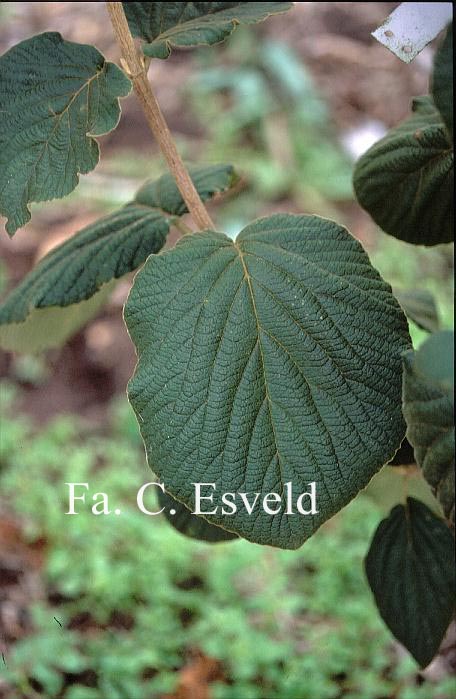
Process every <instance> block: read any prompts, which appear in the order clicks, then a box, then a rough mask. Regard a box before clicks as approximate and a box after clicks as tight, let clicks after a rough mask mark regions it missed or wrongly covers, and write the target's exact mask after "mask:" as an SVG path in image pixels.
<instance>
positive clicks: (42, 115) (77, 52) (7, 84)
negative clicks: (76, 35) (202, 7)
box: [0, 32, 131, 235]
mask: <svg viewBox="0 0 456 699" xmlns="http://www.w3.org/2000/svg"><path fill="white" fill-rule="evenodd" d="M130 89H131V83H130V80H129V79H128V78H127V77H126V75H125V74H124V73H123V71H121V70H120V68H118V67H117V66H116V65H115V64H114V63H108V62H107V61H106V60H105V58H104V56H102V54H101V53H100V52H99V51H97V49H96V48H94V47H93V46H87V45H84V44H75V43H73V42H70V41H65V40H64V39H62V37H61V36H60V34H58V33H56V32H46V33H44V34H39V35H38V36H34V37H32V38H31V39H27V40H26V41H22V42H21V43H20V44H17V45H16V46H13V48H11V49H10V50H9V51H7V53H5V54H4V55H3V56H1V57H0V119H1V123H0V213H1V214H2V215H4V216H6V217H8V219H9V220H8V223H7V224H6V230H7V232H8V233H9V234H10V235H13V234H14V233H15V231H16V230H17V229H18V228H20V227H21V226H23V225H25V224H26V223H27V221H29V220H30V211H29V209H28V206H27V204H29V203H30V202H34V201H47V200H49V199H55V198H61V197H63V196H65V195H66V194H69V193H70V192H71V191H73V189H74V188H75V187H76V185H77V184H78V181H79V174H86V173H88V172H90V171H91V170H93V169H94V167H95V166H96V165H97V163H98V158H99V152H98V144H97V142H96V140H95V138H94V137H95V136H101V135H103V134H105V133H108V132H109V131H112V129H114V128H115V127H116V125H117V122H118V121H119V117H120V106H119V97H125V96H126V95H127V94H128V93H129V92H130Z"/></svg>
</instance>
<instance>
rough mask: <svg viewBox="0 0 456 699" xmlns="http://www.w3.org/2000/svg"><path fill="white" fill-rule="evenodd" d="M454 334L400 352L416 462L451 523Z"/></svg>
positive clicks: (411, 441) (408, 429)
mask: <svg viewBox="0 0 456 699" xmlns="http://www.w3.org/2000/svg"><path fill="white" fill-rule="evenodd" d="M453 347H454V335H453V333H452V332H449V331H444V332H440V333H436V334H435V335H431V337H430V338H429V339H428V340H427V341H426V342H425V343H424V344H423V345H422V346H421V347H420V349H419V350H418V351H417V352H413V351H410V352H407V353H406V354H405V355H404V379H403V381H404V385H403V402H404V407H403V410H404V417H405V420H406V423H407V437H408V439H409V441H410V443H411V444H412V445H413V447H414V452H415V458H416V462H417V463H418V465H419V466H421V468H422V469H423V475H424V477H425V478H426V480H427V481H428V483H429V485H430V486H431V487H432V488H433V490H434V493H435V494H436V496H437V498H438V500H439V501H440V504H441V505H442V508H443V511H444V513H445V516H446V517H447V518H448V519H449V520H450V522H452V523H453V524H454V507H455V498H454V471H455V459H454V452H455V448H454V438H455V437H454V392H453V391H454V364H453Z"/></svg>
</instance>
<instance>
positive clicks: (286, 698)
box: [0, 383, 456, 699]
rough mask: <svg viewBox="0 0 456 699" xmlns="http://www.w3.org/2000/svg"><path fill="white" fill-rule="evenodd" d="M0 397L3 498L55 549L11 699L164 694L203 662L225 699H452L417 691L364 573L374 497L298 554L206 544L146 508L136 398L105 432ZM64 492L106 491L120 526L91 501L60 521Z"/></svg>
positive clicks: (9, 390)
mask: <svg viewBox="0 0 456 699" xmlns="http://www.w3.org/2000/svg"><path fill="white" fill-rule="evenodd" d="M1 396H2V401H1V409H2V416H3V417H2V439H1V467H0V493H1V498H2V502H3V503H4V504H6V503H8V508H10V509H11V510H12V512H14V513H15V514H17V515H19V516H20V518H21V521H23V522H24V526H25V536H26V538H27V539H28V540H29V541H36V540H37V539H40V538H43V539H44V540H45V542H46V558H45V563H44V569H43V570H42V573H41V574H42V577H43V580H44V583H45V587H46V590H47V594H48V597H47V599H46V600H43V601H40V602H35V603H34V604H33V605H32V606H31V608H30V613H31V615H32V619H33V629H34V630H33V633H32V634H31V635H29V636H27V637H25V638H24V639H22V640H20V641H18V642H17V643H16V644H14V646H12V647H11V648H10V649H9V652H8V653H7V657H6V662H7V669H6V671H5V669H3V674H4V676H5V678H6V680H7V682H8V683H9V694H8V696H9V697H10V699H24V698H25V697H26V698H27V699H31V698H33V697H35V696H45V697H47V699H57V698H60V697H64V699H105V698H106V697H109V698H110V699H125V698H126V697H128V699H140V698H142V697H145V696H148V697H159V696H161V695H162V694H163V693H164V692H169V691H172V689H173V688H174V687H175V685H176V682H178V678H179V675H178V670H179V669H180V668H181V667H182V666H184V665H185V663H186V661H187V660H188V658H189V657H190V656H191V654H192V652H195V651H196V649H198V650H199V651H202V652H203V653H205V654H208V655H209V656H213V657H215V658H217V659H218V660H219V661H220V662H221V663H222V665H223V671H224V676H225V678H226V681H225V682H222V681H219V682H216V683H214V684H213V685H212V688H211V691H213V696H214V697H215V698H216V699H241V697H242V699H249V698H251V699H264V698H265V697H267V698H268V699H275V698H277V699H316V698H318V699H331V698H336V697H342V696H343V697H344V699H347V698H348V699H360V698H361V697H362V699H383V698H384V697H392V696H394V697H395V698H396V699H447V698H448V697H449V696H451V694H452V692H453V691H454V690H455V689H456V684H455V681H454V680H453V679H446V680H442V681H440V682H438V683H435V684H434V683H431V682H425V683H424V684H422V685H421V686H419V684H418V682H417V676H416V667H415V664H414V663H413V661H412V660H411V659H410V658H409V657H408V656H407V655H406V654H405V653H402V652H400V651H398V649H397V646H396V645H395V644H394V643H393V641H392V639H391V636H390V634H389V633H388V631H387V630H386V628H385V627H384V626H383V624H382V622H381V621H380V619H379V617H378V614H377V611H376V609H375V606H374V602H373V600H372V597H371V594H370V592H369V590H368V587H367V583H366V581H365V579H364V576H363V573H362V565H361V563H362V558H363V556H364V553H365V550H366V542H367V541H368V540H369V537H370V535H371V534H372V532H373V530H374V528H375V526H376V524H377V522H378V519H379V517H380V511H379V510H378V509H377V507H376V506H375V505H374V504H373V503H372V501H371V500H369V499H368V498H366V497H365V496H360V497H358V498H357V499H356V500H355V501H354V502H353V503H352V505H351V506H350V507H348V508H346V509H345V510H343V511H342V512H341V513H340V514H339V515H338V516H337V517H335V518H333V519H332V520H331V521H330V522H328V523H327V525H326V526H324V527H322V529H321V530H320V531H319V532H318V533H317V534H316V535H315V536H314V537H313V538H312V539H310V540H309V541H308V542H307V543H306V544H305V545H304V547H303V548H301V549H300V550H298V551H281V550H276V549H272V548H268V547H261V546H256V545H253V544H249V543H248V542H246V541H237V542H233V543H227V544H219V545H215V546H210V545H205V544H201V543H199V542H195V541H192V540H189V539H186V538H185V537H183V536H182V535H180V534H178V533H177V532H176V531H175V530H174V529H173V528H171V527H170V526H169V525H168V524H167V522H166V520H165V519H164V518H162V517H155V518H148V517H147V516H146V515H144V514H142V513H141V512H140V511H139V510H138V509H137V507H136V502H135V498H136V492H137V490H138V488H139V487H140V486H141V485H142V484H143V483H144V482H147V481H148V480H151V477H150V475H151V474H150V472H149V471H148V470H147V467H146V465H145V460H144V456H143V449H142V446H141V444H140V439H139V436H138V431H137V428H136V423H135V419H134V416H133V414H132V412H131V410H130V408H129V406H128V404H127V403H126V401H125V400H122V401H120V402H117V403H115V404H114V405H113V407H112V410H111V419H110V423H109V425H108V426H106V427H105V428H104V429H101V428H100V429H95V428H92V427H90V426H88V425H85V424H83V423H82V422H81V421H79V420H78V419H76V418H75V417H73V416H67V417H59V418H57V419H55V420H53V421H52V422H50V423H49V424H48V425H47V426H46V427H45V428H41V429H37V428H34V427H33V426H32V424H31V423H30V422H29V421H28V420H27V419H26V418H25V417H23V416H20V415H16V413H15V409H14V401H15V389H14V388H13V387H12V385H11V384H8V383H5V384H4V385H3V387H2V391H1ZM68 481H71V482H89V484H90V494H93V493H94V492H100V491H104V492H107V493H108V494H109V497H110V507H111V508H112V509H114V508H115V507H117V506H118V507H120V508H121V510H122V514H121V515H120V516H115V515H114V514H112V515H109V516H104V515H100V516H95V515H92V514H91V513H90V510H89V507H90V502H88V504H87V505H83V504H79V507H78V509H79V511H80V514H78V515H73V516H70V515H66V514H64V513H65V511H66V509H67V504H68V489H67V486H66V485H65V483H66V482H68ZM87 500H88V501H90V496H89V497H88V498H87ZM54 617H55V619H57V620H58V621H59V622H60V623H61V624H62V627H61V626H60V625H59V623H57V622H56V620H55V619H54ZM64 686H66V689H65V691H64V692H63V687H64Z"/></svg>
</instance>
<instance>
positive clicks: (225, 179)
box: [0, 165, 236, 352]
mask: <svg viewBox="0 0 456 699" xmlns="http://www.w3.org/2000/svg"><path fill="white" fill-rule="evenodd" d="M190 175H191V177H192V179H193V182H194V183H195V186H196V188H197V189H198V191H199V193H200V196H201V198H202V199H203V200H208V199H210V197H211V196H213V195H214V194H215V193H216V192H221V191H224V190H226V189H228V188H229V187H230V186H231V184H232V183H233V182H234V181H235V179H236V175H235V174H234V170H233V168H232V166H231V165H210V166H206V167H196V168H190ZM185 212H186V208H185V204H184V201H183V199H182V197H181V195H180V193H179V191H178V189H177V187H176V185H175V184H174V181H173V179H172V177H171V175H168V174H166V175H163V176H162V177H160V178H159V179H158V180H156V181H154V182H150V183H146V184H145V185H144V186H143V187H141V189H140V190H139V191H138V193H137V195H136V197H135V199H134V201H133V202H131V203H129V204H127V205H126V206H124V207H123V208H122V209H120V210H119V211H116V212H115V213H113V214H110V215H108V216H105V217H104V218H102V219H99V220H98V221H95V223H92V224H91V225H89V226H87V227H86V228H83V229H82V230H81V231H79V232H78V233H76V234H75V235H74V236H73V237H71V238H70V239H69V240H67V241H66V242H65V243H63V244H62V245H60V246H58V247H56V248H55V249H53V250H51V252H50V253H48V255H46V256H45V257H44V258H43V259H42V260H41V261H40V262H39V263H38V264H37V266H36V267H35V268H34V269H33V270H32V271H31V272H30V273H29V274H28V275H27V276H26V277H25V278H24V279H23V281H22V282H21V284H19V286H17V287H16V288H15V289H14V290H13V291H12V292H11V294H10V295H9V296H8V298H7V299H6V301H4V303H3V304H1V305H0V345H1V346H3V347H4V348H5V349H9V350H14V351H19V352H21V351H39V350H43V349H46V348H48V347H54V346H58V345H60V344H61V342H62V340H66V339H67V337H68V332H67V331H66V330H65V332H63V330H64V329H65V328H67V329H72V330H73V331H75V330H77V329H78V327H77V325H75V324H76V321H77V318H81V319H82V320H83V321H84V322H86V320H88V317H87V318H86V315H85V311H84V309H86V310H87V311H89V310H90V309H91V308H92V306H91V305H88V306H82V307H81V308H79V310H77V311H74V312H73V313H72V314H70V315H69V316H68V318H69V319H68V322H67V321H65V322H63V325H61V323H62V318H63V315H64V314H63V313H62V312H61V311H60V310H58V309H57V308H54V311H53V312H52V313H51V312H48V313H46V314H44V313H43V310H42V309H49V308H50V307H58V306H61V307H64V306H69V305H72V304H80V302H81V301H85V300H86V299H89V298H90V297H91V296H93V294H95V293H96V292H97V291H98V290H99V289H100V288H101V287H102V286H103V285H104V284H106V283H107V282H109V281H110V280H111V279H118V278H119V277H122V276H123V275H124V274H127V273H128V272H131V271H133V270H135V269H137V268H138V267H139V266H140V265H141V264H142V263H143V262H144V260H145V259H146V258H147V257H148V256H149V255H150V254H152V253H157V252H158V251H159V250H160V249H161V248H162V247H163V245H164V244H165V241H166V236H167V235H168V233H169V228H170V225H171V224H172V222H173V220H174V219H175V218H176V216H177V215H180V214H182V213H185ZM174 214H175V215H174ZM100 298H101V297H100ZM103 298H104V297H103ZM99 307H100V306H99V305H97V304H94V305H93V308H94V309H96V310H97V311H98V309H99ZM38 310H40V312H39V313H37V311H38ZM70 317H71V318H73V321H71V319H70ZM22 326H23V327H22ZM61 330H62V332H61ZM62 333H63V334H62ZM27 342H28V343H30V345H31V346H30V347H28V346H27V344H24V343H27ZM32 346H33V347H34V349H31V347H32Z"/></svg>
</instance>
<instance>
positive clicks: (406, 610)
mask: <svg viewBox="0 0 456 699" xmlns="http://www.w3.org/2000/svg"><path fill="white" fill-rule="evenodd" d="M365 566H366V574H367V579H368V581H369V585H370V586H371V589H372V592H373V593H374V597H375V601H376V603H377V607H378V609H379V611H380V614H381V616H382V618H383V620H384V622H385V623H386V625H387V626H388V628H389V629H390V630H391V632H392V633H393V634H394V635H395V636H396V638H397V639H398V640H399V641H400V642H401V643H402V644H403V645H404V646H405V647H406V648H407V650H408V651H410V653H411V654H412V655H413V657H414V658H415V660H416V661H417V662H418V663H419V664H420V666H421V667H426V665H428V664H429V663H430V662H431V660H432V658H433V657H434V655H435V654H436V653H437V651H438V649H439V646H440V643H441V642H442V639H443V637H444V635H445V632H446V630H447V628H448V625H449V623H450V621H451V617H452V615H453V611H454V587H455V573H454V539H453V536H452V534H451V532H450V530H449V529H448V527H447V526H446V524H445V523H444V521H443V520H442V519H440V518H439V517H436V516H435V515H434V514H433V513H432V512H431V511H430V510H429V509H428V507H426V505H424V504H423V503H422V502H419V501H418V500H415V499H414V498H408V499H407V505H406V506H404V505H397V506H396V507H395V508H394V509H393V510H392V511H391V513H390V515H389V517H388V518H387V519H384V520H383V521H382V522H380V525H379V527H378V529H377V531H376V532H375V535H374V538H373V540H372V543H371V546H370V549H369V553H368V555H367V558H366V561H365Z"/></svg>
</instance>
